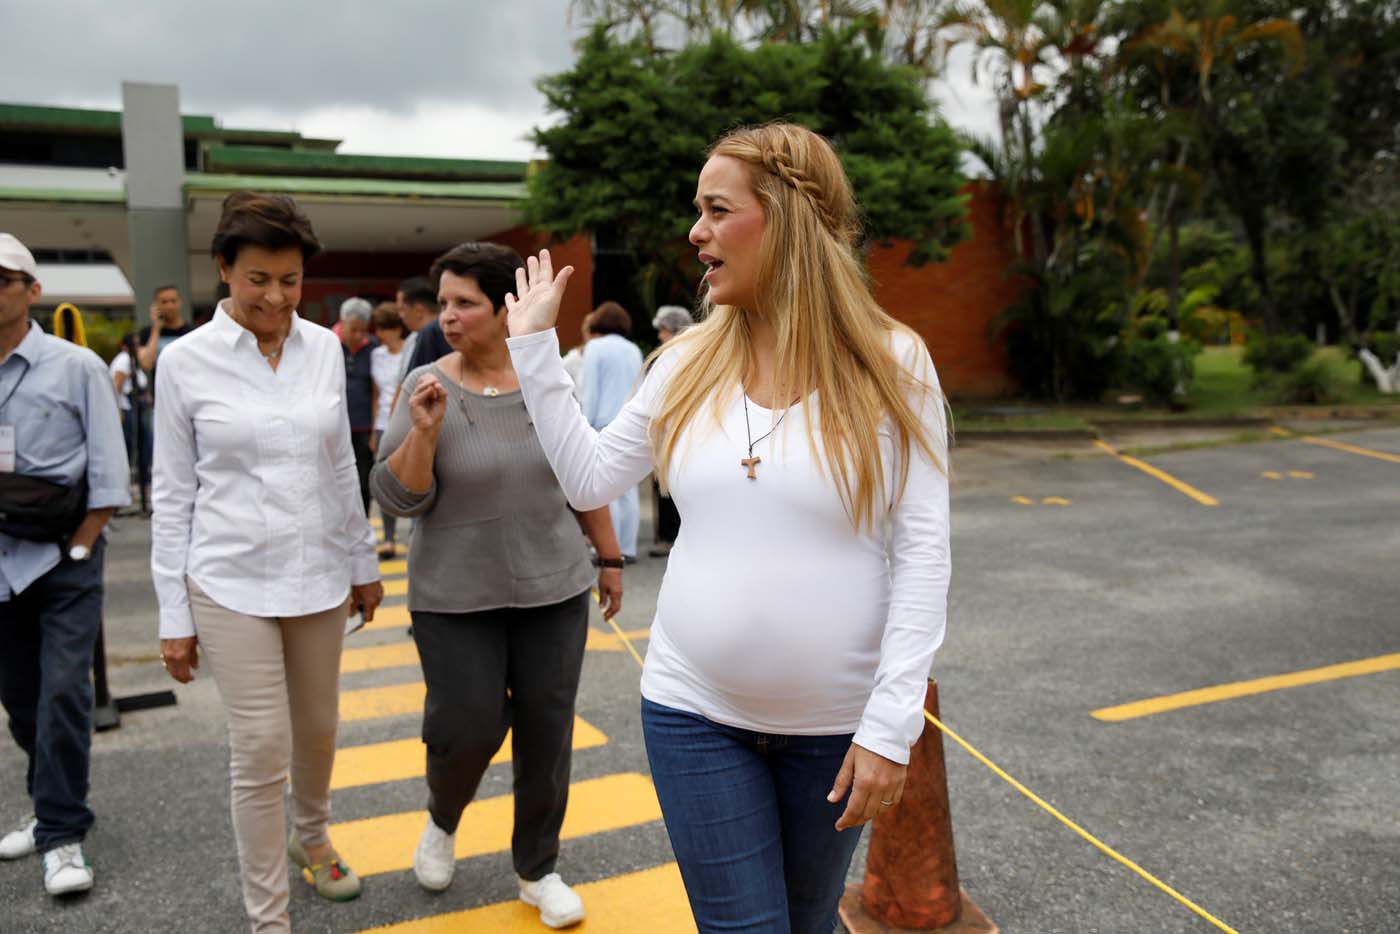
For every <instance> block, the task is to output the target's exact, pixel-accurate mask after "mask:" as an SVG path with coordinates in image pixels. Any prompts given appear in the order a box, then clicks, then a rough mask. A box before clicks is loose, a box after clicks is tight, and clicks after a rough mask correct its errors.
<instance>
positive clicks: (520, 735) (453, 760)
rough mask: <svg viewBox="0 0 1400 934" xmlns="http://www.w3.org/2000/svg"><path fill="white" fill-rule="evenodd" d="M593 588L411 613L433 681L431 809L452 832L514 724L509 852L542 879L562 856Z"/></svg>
mask: <svg viewBox="0 0 1400 934" xmlns="http://www.w3.org/2000/svg"><path fill="white" fill-rule="evenodd" d="M588 596H589V595H588V592H587V591H585V592H583V593H581V594H579V595H578V596H576V597H570V598H569V599H568V600H565V601H563V602H562V603H556V604H553V605H551V606H542V607H530V608H514V607H508V608H505V609H500V610H483V611H481V612H479V613H451V614H448V613H424V612H415V613H413V641H414V642H416V643H418V657H419V659H420V660H421V661H422V663H423V679H424V681H426V682H427V685H428V697H427V700H426V701H425V703H424V706H423V742H424V743H425V744H427V747H428V749H427V755H428V813H429V814H431V815H432V818H433V822H434V823H436V824H437V825H438V826H439V827H441V828H442V829H443V830H445V831H447V832H448V833H454V832H456V830H457V822H458V821H459V820H461V817H462V811H463V810H464V809H465V808H466V806H467V805H468V804H469V803H470V802H471V800H472V798H473V797H475V796H476V789H477V786H478V785H479V784H480V783H481V776H482V775H484V774H485V772H486V767H487V766H488V765H489V764H490V763H491V757H492V756H493V755H495V754H496V750H498V749H500V748H501V742H502V741H503V740H504V739H505V735H506V730H508V729H512V728H513V730H514V732H513V733H512V734H511V751H512V753H511V754H512V761H511V766H512V768H513V769H514V771H515V832H514V834H513V836H512V837H511V853H512V856H513V857H514V862H515V872H516V874H517V875H519V876H520V877H521V878H522V879H529V880H532V881H533V880H536V879H541V878H543V877H544V876H546V875H548V874H549V873H551V872H553V871H554V865H555V863H556V862H557V861H558V858H559V828H560V826H562V825H563V823H564V810H565V808H566V807H567V805H568V803H569V764H570V754H571V753H572V751H573V738H574V698H575V696H576V695H577V694H578V681H579V673H580V672H581V671H582V669H583V646H584V642H585V641H586V640H587V637H588ZM507 692H509V693H507ZM468 832H470V829H469V830H468Z"/></svg>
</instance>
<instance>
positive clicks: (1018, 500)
mask: <svg viewBox="0 0 1400 934" xmlns="http://www.w3.org/2000/svg"><path fill="white" fill-rule="evenodd" d="M1011 501H1012V502H1013V503H1015V504H1016V505H1017V506H1034V505H1035V500H1033V499H1030V498H1029V497H1026V496H1013V497H1011Z"/></svg>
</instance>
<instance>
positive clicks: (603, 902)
mask: <svg viewBox="0 0 1400 934" xmlns="http://www.w3.org/2000/svg"><path fill="white" fill-rule="evenodd" d="M574 890H575V891H577V892H578V894H579V896H580V897H581V898H582V899H583V903H584V905H585V906H587V909H588V917H587V918H585V919H584V922H583V924H581V925H579V926H578V927H576V928H571V929H570V930H573V931H578V932H580V934H589V932H593V934H695V921H694V920H693V919H692V918H691V916H690V903H689V902H687V901H686V897H685V884H684V883H683V882H681V872H680V869H679V868H678V867H677V866H676V864H675V863H666V864H665V865H662V866H657V867H656V868H655V869H644V870H642V871H641V872H631V873H627V874H626V875H621V876H614V877H612V878H611V879H603V880H601V881H598V882H588V883H585V884H583V885H576V886H574ZM543 930H544V928H543V927H542V926H541V925H540V915H539V912H538V911H537V910H536V909H534V908H531V907H529V906H528V905H526V904H525V903H524V902H522V901H520V899H518V898H517V899H512V900H510V901H508V902H500V903H498V904H495V905H487V906H485V907H483V908H472V909H470V910H468V911H454V912H451V913H449V914H441V915H434V916H433V917H431V918H420V919H418V920H417V921H404V922H401V923H399V924H388V925H385V926H384V927H377V928H371V929H369V930H366V931H361V932H360V934H462V932H464V931H490V932H491V934H539V932H540V931H543Z"/></svg>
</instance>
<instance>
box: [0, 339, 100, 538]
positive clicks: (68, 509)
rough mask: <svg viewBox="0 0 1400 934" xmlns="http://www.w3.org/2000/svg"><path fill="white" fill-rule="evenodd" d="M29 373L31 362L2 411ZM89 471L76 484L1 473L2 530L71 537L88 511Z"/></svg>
mask: <svg viewBox="0 0 1400 934" xmlns="http://www.w3.org/2000/svg"><path fill="white" fill-rule="evenodd" d="M28 375H29V362H28V361H27V360H26V361H25V364H24V372H23V373H21V374H20V377H19V379H18V380H16V381H15V385H14V389H11V390H10V394H9V395H8V396H6V397H5V401H4V402H0V411H3V410H4V408H5V406H7V405H9V402H10V399H11V398H13V397H14V394H15V390H16V389H19V384H20V383H22V382H24V378H25V377H26V376H28ZM87 501H88V484H87V475H86V474H84V475H83V476H81V477H79V478H78V482H77V483H76V484H74V485H73V486H67V485H65V484H62V483H55V482H54V481H52V480H44V479H42V478H40V477H30V476H27V475H25V474H19V473H0V532H3V533H4V534H6V535H10V536H13V537H14V538H23V539H27V540H29V541H32V542H62V541H65V540H67V539H68V538H69V537H70V536H71V535H72V534H73V533H74V532H75V531H77V529H78V526H79V525H81V524H82V522H83V517H84V516H86V515H87Z"/></svg>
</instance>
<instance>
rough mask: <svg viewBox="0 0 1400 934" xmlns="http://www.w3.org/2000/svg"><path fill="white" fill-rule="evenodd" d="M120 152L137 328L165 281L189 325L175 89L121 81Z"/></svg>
mask: <svg viewBox="0 0 1400 934" xmlns="http://www.w3.org/2000/svg"><path fill="white" fill-rule="evenodd" d="M122 151H123V154H124V155H125V158H126V217H127V229H128V230H129V232H130V235H131V275H130V277H129V278H130V279H131V288H132V291H133V293H134V306H135V311H136V323H137V324H138V325H140V324H146V323H147V322H149V320H150V316H151V297H152V295H151V293H152V292H153V291H154V290H155V288H156V286H158V285H163V284H165V283H170V282H173V283H175V285H176V287H178V288H179V289H180V295H181V296H182V297H183V298H184V300H185V319H186V320H189V315H190V307H191V300H192V296H191V295H190V265H189V244H188V239H187V236H186V223H185V134H184V128H183V126H182V124H181V122H180V89H179V88H177V87H176V86H175V85H173V84H140V83H136V82H131V81H124V82H122Z"/></svg>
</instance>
